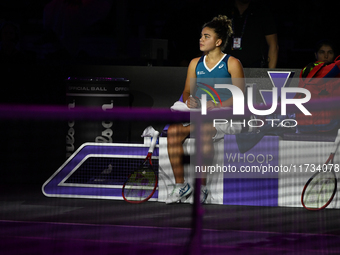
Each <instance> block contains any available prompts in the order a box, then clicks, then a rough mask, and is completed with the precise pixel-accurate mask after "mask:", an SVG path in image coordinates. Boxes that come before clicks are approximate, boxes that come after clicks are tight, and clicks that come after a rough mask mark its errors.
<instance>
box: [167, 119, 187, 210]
mask: <svg viewBox="0 0 340 255" xmlns="http://www.w3.org/2000/svg"><path fill="white" fill-rule="evenodd" d="M189 134H190V126H189V125H188V126H183V125H182V124H173V125H170V126H169V128H168V136H167V148H168V155H169V160H170V164H171V167H172V171H173V173H174V177H175V186H174V189H173V190H172V192H171V193H170V194H169V197H168V199H167V200H166V203H167V204H169V203H177V202H179V201H183V200H184V199H186V198H188V197H189V196H190V195H191V193H192V188H191V186H190V184H188V183H186V182H185V180H184V166H183V155H184V150H183V142H184V140H185V139H186V138H187V136H188V135H189Z"/></svg>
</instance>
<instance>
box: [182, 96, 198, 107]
mask: <svg viewBox="0 0 340 255" xmlns="http://www.w3.org/2000/svg"><path fill="white" fill-rule="evenodd" d="M185 103H186V105H187V106H188V107H189V108H201V101H200V100H199V98H198V97H195V96H190V97H189V98H188V99H187V101H186V102H185Z"/></svg>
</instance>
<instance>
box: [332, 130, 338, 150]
mask: <svg viewBox="0 0 340 255" xmlns="http://www.w3.org/2000/svg"><path fill="white" fill-rule="evenodd" d="M339 143H340V129H339V130H338V134H337V136H336V138H335V141H334V146H333V149H332V153H333V154H335V153H336V151H337V149H338V146H339Z"/></svg>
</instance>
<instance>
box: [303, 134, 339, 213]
mask: <svg viewBox="0 0 340 255" xmlns="http://www.w3.org/2000/svg"><path fill="white" fill-rule="evenodd" d="M339 143H340V130H339V131H338V135H337V137H336V139H335V142H334V147H333V150H332V152H331V154H330V155H329V157H328V159H327V161H326V162H325V164H323V167H322V169H320V170H318V171H317V172H316V173H315V174H314V175H313V176H312V177H311V178H309V180H308V181H307V183H306V184H305V186H304V188H303V191H302V195H301V203H302V205H303V207H304V208H306V209H307V210H311V211H318V210H322V209H324V208H326V207H327V206H328V205H329V204H330V203H331V202H332V200H333V198H334V196H335V194H336V191H337V178H336V175H335V172H334V155H335V153H336V151H337V149H338V146H339Z"/></svg>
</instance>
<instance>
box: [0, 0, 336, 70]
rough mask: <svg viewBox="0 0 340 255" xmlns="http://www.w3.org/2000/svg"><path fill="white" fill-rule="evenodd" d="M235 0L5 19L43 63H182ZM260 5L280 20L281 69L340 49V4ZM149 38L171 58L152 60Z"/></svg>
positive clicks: (88, 4) (13, 9) (10, 2)
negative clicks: (323, 44) (332, 47)
mask: <svg viewBox="0 0 340 255" xmlns="http://www.w3.org/2000/svg"><path fill="white" fill-rule="evenodd" d="M230 1H231V0H210V1H206V0H185V1H183V0H173V1H157V0H146V1H131V0H126V1H113V0H98V1H94V0H87V1H85V0H84V1H81V0H54V1H51V0H4V1H1V3H0V21H1V20H3V21H4V20H10V21H13V22H15V23H16V24H17V25H18V27H19V28H20V42H19V46H20V49H21V50H23V51H25V52H26V53H30V57H34V58H35V60H37V61H40V62H41V61H48V62H51V61H54V62H56V63H60V62H65V61H69V62H71V61H77V62H81V63H92V64H105V65H106V64H108V65H147V64H153V65H167V66H180V65H185V64H186V63H187V61H188V60H190V59H192V58H193V57H194V56H193V54H195V53H197V50H198V38H199V34H200V30H201V25H202V24H203V23H204V22H206V21H208V20H210V19H211V18H212V17H213V16H214V15H216V13H220V14H223V12H224V10H223V8H222V9H221V7H220V6H222V3H225V2H230ZM253 1H256V0H253ZM257 1H260V2H263V3H265V4H266V5H267V6H268V8H269V9H270V10H271V11H272V13H273V15H274V17H275V20H276V23H277V27H278V37H279V45H280V55H279V63H278V67H280V68H302V67H303V66H304V65H306V63H308V62H310V61H313V60H314V58H313V53H312V52H313V47H314V45H315V42H317V41H318V40H320V39H323V38H330V39H332V40H333V41H334V42H335V43H336V44H337V45H339V41H340V38H339V33H338V32H337V31H338V30H337V24H338V22H337V17H338V15H339V4H340V3H339V1H331V0H324V1H318V0H299V1H293V0H285V1H271V0H257ZM147 39H158V40H159V39H162V40H166V41H167V54H166V55H167V59H166V60H164V61H160V62H157V61H155V60H153V61H152V60H150V59H148V57H147V55H148V52H147V53H146V52H145V51H148V50H147V48H148V46H150V45H148V44H147V45H145V44H144V43H145V42H146V40H147ZM70 41H73V44H72V45H71V43H70ZM158 43H159V42H158ZM160 43H161V42H160ZM65 45H67V46H65ZM143 45H144V46H143ZM145 49H146V50H145ZM183 60H186V61H183Z"/></svg>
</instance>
